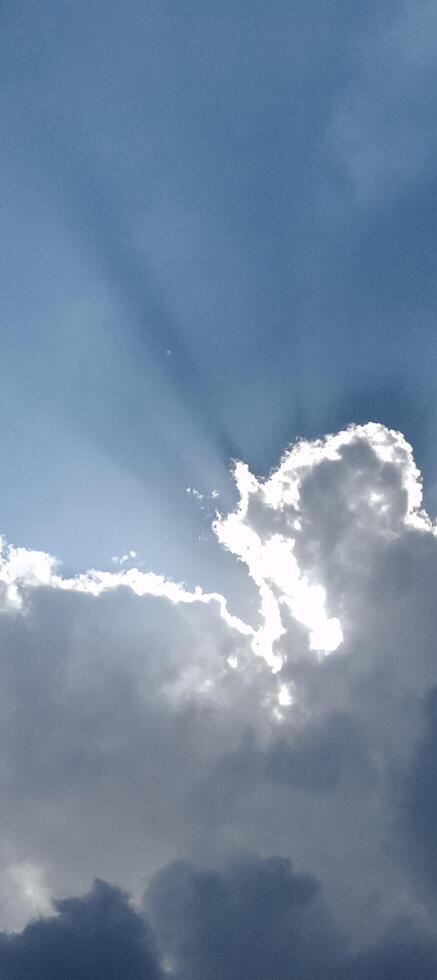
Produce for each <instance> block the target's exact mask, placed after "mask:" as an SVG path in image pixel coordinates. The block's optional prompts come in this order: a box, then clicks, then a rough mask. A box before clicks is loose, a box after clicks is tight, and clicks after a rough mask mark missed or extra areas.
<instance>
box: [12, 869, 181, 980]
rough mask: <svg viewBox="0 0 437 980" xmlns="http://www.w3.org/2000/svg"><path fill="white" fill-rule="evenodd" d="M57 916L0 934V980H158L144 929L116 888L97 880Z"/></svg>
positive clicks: (159, 975) (59, 908) (65, 903)
mask: <svg viewBox="0 0 437 980" xmlns="http://www.w3.org/2000/svg"><path fill="white" fill-rule="evenodd" d="M56 913H57V914H56V915H53V916H51V917H50V918H45V919H39V920H37V921H35V922H32V923H31V924H30V925H28V926H27V927H26V928H25V929H24V931H23V932H22V933H20V934H16V935H10V936H7V935H0V970H1V975H2V977H3V978H4V980H60V978H61V977H62V978H63V980H77V978H78V977H80V980H121V978H122V977H123V978H129V980H161V978H162V973H161V970H160V969H159V966H158V963H157V958H156V954H155V951H154V948H153V944H152V940H151V937H150V933H149V931H148V930H147V927H146V924H145V922H144V920H143V918H142V917H141V916H140V915H138V913H137V912H135V911H134V910H133V908H132V907H131V906H130V905H129V904H128V902H127V899H126V896H125V895H124V894H123V893H122V892H120V891H119V890H118V889H116V888H112V887H111V886H110V885H108V884H106V883H105V882H103V881H97V882H96V883H95V885H94V887H93V889H92V891H91V892H90V893H89V894H88V895H86V896H85V897H83V898H67V899H63V900H62V901H58V902H56Z"/></svg>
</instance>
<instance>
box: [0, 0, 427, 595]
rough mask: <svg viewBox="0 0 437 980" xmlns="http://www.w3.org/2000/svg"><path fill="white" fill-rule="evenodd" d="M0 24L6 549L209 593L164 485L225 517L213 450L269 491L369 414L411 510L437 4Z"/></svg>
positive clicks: (96, 5) (223, 562) (206, 560)
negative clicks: (311, 448)
mask: <svg viewBox="0 0 437 980" xmlns="http://www.w3.org/2000/svg"><path fill="white" fill-rule="evenodd" d="M2 21H3V23H2V31H1V38H2V40H1V45H2V52H1V62H2V78H1V91H2V96H1V99H2V120H3V128H4V133H3V139H4V141H5V145H6V152H5V153H4V154H3V155H2V158H1V167H2V170H3V172H2V178H3V185H4V192H5V208H4V219H5V220H4V222H3V229H4V231H3V283H2V287H1V288H2V298H3V325H2V330H1V341H0V344H1V349H0V372H1V386H0V415H1V421H2V435H1V449H2V466H1V479H0V514H1V525H2V528H3V529H4V530H5V531H7V533H8V537H9V539H12V540H14V541H15V542H16V543H17V544H19V543H23V544H24V543H25V544H26V545H28V546H33V547H40V548H44V549H49V550H52V551H54V552H56V553H57V554H58V555H59V556H60V557H61V558H62V559H63V560H64V562H65V564H66V566H67V567H83V566H85V565H88V564H90V563H93V564H97V565H99V564H100V565H102V564H106V565H107V564H108V563H109V560H110V557H111V555H114V554H117V553H121V552H124V551H126V550H127V549H129V548H135V549H136V550H137V551H138V553H139V554H140V556H141V557H142V559H143V560H144V561H145V564H146V565H147V566H148V567H152V568H154V569H155V570H156V571H159V570H163V571H165V572H166V573H168V574H170V575H174V576H176V577H177V578H184V579H186V580H188V581H190V582H194V581H197V580H199V579H200V580H201V581H202V583H203V584H204V586H205V587H206V588H221V589H222V590H223V591H226V580H227V577H228V576H234V577H237V576H238V569H237V570H235V569H234V568H233V565H232V563H231V561H230V560H228V556H227V555H225V554H224V555H223V556H221V558H218V557H217V550H216V548H217V546H216V545H215V544H214V543H213V541H212V539H211V537H210V536H209V534H208V523H209V517H208V508H209V510H211V509H212V507H213V504H212V503H211V502H209V503H208V508H207V510H206V511H202V510H200V509H199V508H198V507H197V505H196V503H195V501H193V499H192V498H190V496H189V495H187V493H186V487H187V486H195V487H197V488H198V489H199V490H201V491H202V492H205V493H208V492H211V491H212V490H213V489H216V490H219V491H220V497H219V505H220V506H223V507H224V508H226V507H228V506H229V505H230V504H231V503H232V502H233V500H234V498H233V489H232V485H231V480H230V478H229V475H228V471H229V462H230V458H231V457H234V456H241V457H242V458H244V459H245V460H247V461H248V462H249V464H250V465H251V467H253V468H254V469H255V471H256V472H258V473H264V472H267V471H268V470H269V468H270V467H271V466H272V465H273V463H275V462H276V460H277V457H278V455H279V453H280V452H281V451H282V449H283V448H284V446H285V445H286V444H287V442H289V441H290V440H292V439H294V438H295V437H296V435H299V434H300V435H304V436H309V435H314V434H317V433H321V432H326V431H329V430H333V429H338V428H339V427H341V426H343V425H345V424H347V423H349V422H351V421H357V422H361V421H367V420H368V419H369V418H370V419H376V420H380V421H382V422H384V423H386V424H388V425H390V426H394V427H396V428H401V429H402V430H403V431H404V432H405V434H406V435H407V437H409V438H410V439H411V440H412V441H413V443H414V447H415V454H416V458H417V461H418V463H419V465H421V466H422V467H423V468H424V470H425V472H426V476H427V481H426V483H427V486H428V491H429V494H428V501H427V502H428V505H429V506H431V508H433V506H434V505H435V503H436V501H437V494H436V492H435V489H433V487H434V485H435V481H436V479H437V456H436V452H435V449H434V445H435V442H434V440H433V438H432V434H433V432H434V431H435V427H436V421H437V420H436V409H437V394H436V386H435V383H434V378H435V370H436V339H435V338H436V327H435V313H436V305H437V279H436V275H435V265H436V250H435V244H434V237H435V220H436V211H437V208H436V204H437V178H436V172H437V171H436V167H435V159H436V135H435V113H436V109H437V85H436V82H437V62H436V60H435V56H433V54H434V53H433V50H432V40H431V39H432V37H433V36H434V37H435V28H436V26H437V12H436V10H435V7H434V8H433V6H432V5H431V4H426V3H423V4H422V3H417V4H405V5H404V4H394V3H390V2H385V3H383V4H380V3H376V2H369V3H368V4H366V5H364V4H355V3H350V0H343V2H340V0H339V2H334V3H332V2H328V0H326V2H322V0H319V2H317V0H315V2H313V3H311V4H308V3H307V2H304V0H299V2H293V3H291V2H289V0H288V2H285V0H275V2H273V3H265V2H263V3H261V2H259V0H250V2H248V0H217V2H214V3H209V2H205V0H184V2H183V3H180V2H176V0H159V2H158V0H149V2H135V0H132V2H129V3H128V4H120V3H117V2H114V0H107V2H102V0H86V2H85V0H76V2H75V3H65V2H63V0H56V2H55V0H53V2H49V0H38V2H30V0H26V2H23V0H14V2H10V3H7V4H5V6H4V8H3V18H2ZM5 134H6V135H5ZM168 351H170V353H167V352H168ZM199 538H200V540H199ZM233 591H234V594H235V589H234V590H233Z"/></svg>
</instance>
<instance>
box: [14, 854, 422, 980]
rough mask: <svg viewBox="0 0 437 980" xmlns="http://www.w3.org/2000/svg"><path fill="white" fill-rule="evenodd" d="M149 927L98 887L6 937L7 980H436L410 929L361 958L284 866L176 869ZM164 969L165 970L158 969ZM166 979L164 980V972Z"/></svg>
mask: <svg viewBox="0 0 437 980" xmlns="http://www.w3.org/2000/svg"><path fill="white" fill-rule="evenodd" d="M146 908H147V913H148V916H149V919H150V920H151V921H152V922H153V925H154V931H151V929H150V926H149V925H148V924H147V918H146V917H145V916H144V915H142V914H141V913H140V912H138V911H136V910H135V909H134V908H133V907H132V906H131V905H130V904H129V902H128V899H127V896H126V895H125V894H124V893H123V892H121V891H120V890H118V889H117V888H114V887H111V885H109V884H107V883H105V882H102V881H97V882H95V884H94V887H93V889H92V891H90V892H89V894H88V895H86V896H84V897H81V898H69V899H64V900H63V901H58V902H56V903H55V909H56V913H57V914H56V916H52V917H50V918H42V919H39V920H37V921H35V922H32V923H30V925H28V926H27V927H26V928H25V929H24V930H23V932H21V933H19V934H11V935H3V936H1V937H0V970H1V976H2V977H3V978H4V980H61V978H62V980H78V978H80V980H164V977H165V976H173V977H175V978H178V980H222V978H223V977H226V978H228V980H244V978H247V980H264V978H266V977H275V978H277V980H288V978H291V977H296V978H302V980H317V978H326V980H328V978H332V980H341V978H344V980H347V978H355V980H370V978H381V980H382V978H387V980H389V978H393V980H402V978H413V977H421V978H423V980H426V978H430V980H431V978H432V977H435V975H436V970H437V943H436V942H435V941H434V940H433V939H432V938H430V937H429V936H427V935H421V934H420V933H419V932H417V931H416V930H415V929H414V927H413V926H412V925H411V923H408V922H399V923H395V924H394V925H393V927H392V928H391V929H390V931H388V932H387V933H386V934H385V935H384V936H383V937H382V939H381V940H380V941H379V942H378V943H377V944H375V945H372V946H369V947H367V948H365V949H364V950H361V951H360V952H359V953H356V954H353V953H351V952H350V951H348V950H347V948H345V944H344V942H342V941H341V940H340V938H339V937H338V936H337V935H336V934H335V932H334V931H333V930H332V927H331V925H330V923H329V920H328V918H327V915H326V913H324V911H323V909H322V907H321V905H320V897H319V884H318V882H317V881H316V879H314V878H312V877H311V876H310V875H306V874H299V873H296V872H294V871H293V868H292V866H291V863H290V862H289V861H288V860H287V859H285V858H280V857H273V858H267V859H264V860H263V859H260V858H247V859H246V860H244V861H241V862H240V863H239V864H237V865H234V866H233V867H232V868H230V869H227V870H225V871H221V872H220V871H213V870H211V869H205V868H202V869H199V868H195V867H194V866H193V865H191V864H189V863H186V862H175V863H173V864H171V865H169V866H168V867H167V868H165V869H164V870H163V871H161V872H159V873H158V874H157V876H156V878H155V879H154V880H153V882H152V884H151V887H150V889H149V892H148V894H147V896H146ZM160 964H162V965H160ZM166 967H167V969H166Z"/></svg>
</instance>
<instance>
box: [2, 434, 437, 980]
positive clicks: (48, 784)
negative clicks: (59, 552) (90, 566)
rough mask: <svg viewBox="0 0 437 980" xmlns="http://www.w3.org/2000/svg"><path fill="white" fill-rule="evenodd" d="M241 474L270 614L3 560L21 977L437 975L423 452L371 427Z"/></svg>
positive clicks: (11, 849) (5, 871) (240, 529)
mask: <svg viewBox="0 0 437 980" xmlns="http://www.w3.org/2000/svg"><path fill="white" fill-rule="evenodd" d="M236 479H237V483H238V489H239V493H240V503H239V506H238V507H237V508H236V510H235V511H234V512H233V513H232V514H229V515H227V516H223V517H218V518H217V522H216V525H215V531H216V534H217V536H218V538H219V540H220V541H221V543H222V544H223V545H224V546H225V547H227V548H228V550H229V551H230V552H231V553H233V554H234V555H235V556H237V557H238V558H239V560H240V561H241V562H242V564H243V566H244V567H245V568H246V569H247V574H248V575H249V576H250V577H251V579H252V580H253V583H254V584H255V586H256V588H257V590H258V593H259V610H258V611H257V610H256V609H254V617H253V622H252V623H243V622H241V621H240V620H237V619H234V618H233V617H232V615H231V613H232V596H229V597H228V598H229V608H228V609H227V607H226V606H225V604H224V602H223V600H222V599H221V597H220V596H208V595H205V594H204V593H202V592H201V591H199V592H197V593H189V592H188V591H187V590H185V589H184V588H183V587H182V586H178V585H175V584H174V583H171V582H168V581H166V580H165V579H163V578H160V577H159V576H154V575H153V574H149V573H144V572H142V571H141V570H138V569H131V570H128V571H124V570H122V571H120V572H116V573H98V572H93V573H89V574H88V575H86V576H82V577H80V576H79V577H77V578H75V579H71V580H68V579H63V578H62V577H61V576H60V574H59V572H58V571H57V569H56V566H55V565H54V564H53V562H52V561H51V559H50V558H49V557H48V556H47V555H44V554H40V553H35V552H30V551H28V550H26V549H16V548H13V547H8V546H6V545H5V546H4V548H3V553H2V560H1V566H0V581H1V586H2V592H1V600H2V612H1V614H0V641H1V656H0V708H1V711H0V735H1V752H0V776H1V787H2V808H1V811H0V863H1V878H0V912H1V926H2V929H3V932H2V933H1V937H0V980H31V978H32V980H40V978H41V980H43V978H44V980H52V978H53V980H54V978H56V980H69V978H71V980H73V978H74V980H87V978H90V980H91V977H92V978H93V980H99V978H102V980H103V978H105V980H116V978H120V980H146V978H148V980H151V978H154V980H155V978H156V980H158V978H159V980H162V978H163V977H165V976H170V977H174V978H175V980H244V978H246V977H247V978H248V980H249V978H250V980H265V978H267V977H268V978H276V980H286V978H287V980H288V978H292V977H296V978H301V980H306V978H308V980H310V978H311V980H318V978H325V980H331V978H332V980H343V978H344V980H371V978H373V980H386V978H387V980H388V978H393V980H394V978H396V980H404V978H405V980H406V978H410V980H413V978H414V980H416V978H420V980H426V978H428V977H429V978H431V977H432V978H435V976H436V975H437V928H436V924H435V923H436V904H437V902H436V899H437V890H436V882H437V838H436V819H437V767H436V761H435V760H436V758H437V661H436V655H435V635H436V626H437V613H436V603H435V581H436V573H437V541H436V533H435V526H434V524H433V523H432V521H431V520H430V518H429V517H428V516H427V514H426V513H425V512H424V511H423V510H422V509H421V484H420V476H419V474H418V471H417V470H416V468H415V465H414V460H413V457H412V452H411V449H410V447H409V446H408V444H407V443H406V442H405V440H404V439H403V437H402V436H400V435H399V434H398V433H395V432H392V431H390V430H387V429H385V428H384V427H382V426H378V425H369V426H366V427H361V428H351V429H349V430H347V431H346V432H343V433H340V434H339V435H338V436H331V437H327V439H326V440H321V441H319V442H316V443H311V444H310V443H302V444H300V445H297V446H296V447H294V449H293V450H292V451H290V452H288V453H286V454H285V456H284V457H283V459H282V461H281V463H280V465H279V467H278V469H277V470H276V471H275V472H274V473H272V474H271V476H270V477H269V479H268V480H265V481H260V480H257V479H256V478H255V477H254V476H252V474H250V473H249V471H248V469H247V468H245V467H244V466H242V465H241V466H240V467H237V471H236ZM257 654H258V655H257ZM93 879H97V881H96V883H95V884H94V886H93V887H92V888H91V890H90V886H91V883H92V881H93ZM72 895H74V896H78V897H74V898H72V897H69V896H72ZM57 896H58V898H57ZM129 896H130V898H129Z"/></svg>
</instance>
